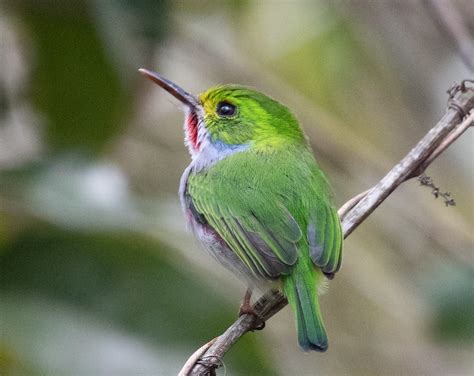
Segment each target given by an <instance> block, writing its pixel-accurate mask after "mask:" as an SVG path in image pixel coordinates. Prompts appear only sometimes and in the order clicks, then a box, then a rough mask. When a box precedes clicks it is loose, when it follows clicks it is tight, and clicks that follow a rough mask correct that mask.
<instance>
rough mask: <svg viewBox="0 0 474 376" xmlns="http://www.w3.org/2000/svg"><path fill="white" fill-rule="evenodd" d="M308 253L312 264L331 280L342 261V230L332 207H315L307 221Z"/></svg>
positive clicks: (325, 205)
mask: <svg viewBox="0 0 474 376" xmlns="http://www.w3.org/2000/svg"><path fill="white" fill-rule="evenodd" d="M307 236H308V244H309V253H310V256H311V259H312V260H313V262H314V264H315V265H317V266H319V267H320V268H321V270H322V271H323V272H324V273H326V274H327V275H328V277H330V278H332V276H333V275H334V273H336V272H337V271H338V270H339V268H340V266H341V261H342V240H343V235H342V229H341V223H340V220H339V216H338V214H337V212H336V210H335V209H334V207H333V206H331V205H327V204H323V205H317V206H316V208H315V209H314V210H313V212H312V213H311V215H310V220H309V221H308V229H307Z"/></svg>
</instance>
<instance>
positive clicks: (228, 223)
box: [140, 69, 343, 351]
mask: <svg viewBox="0 0 474 376" xmlns="http://www.w3.org/2000/svg"><path fill="white" fill-rule="evenodd" d="M140 72H141V73H142V74H144V75H145V76H146V77H148V78H149V79H151V80H152V81H154V82H155V83H156V84H158V85H159V86H160V87H162V88H163V89H165V90H166V91H168V92H169V93H170V94H171V95H173V96H174V97H176V98H177V99H178V100H179V101H181V102H182V103H183V104H184V108H185V114H186V115H185V116H186V118H185V123H184V131H185V143H186V145H187V147H188V148H189V152H190V154H191V157H192V162H191V164H190V165H189V166H188V168H187V169H186V170H185V172H184V174H183V176H182V178H181V185H180V198H181V203H182V208H183V211H184V214H185V217H186V220H187V222H188V224H189V226H190V228H191V229H192V231H193V232H194V234H195V235H196V237H197V238H198V239H199V240H200V242H201V243H202V244H203V245H204V247H205V248H206V249H207V250H208V251H209V252H210V254H211V255H213V256H214V257H215V258H216V259H217V260H218V261H219V262H220V263H221V264H223V265H224V266H225V267H226V268H228V269H230V270H231V271H232V272H234V273H236V274H237V275H239V276H240V277H242V278H243V279H244V280H245V281H247V283H248V285H249V286H250V288H253V287H256V286H257V287H261V286H265V285H267V284H269V285H272V284H273V285H274V284H278V286H279V287H280V288H281V290H282V291H283V293H284V294H285V296H286V297H287V299H288V302H289V304H290V306H291V308H292V310H293V312H294V315H295V321H296V327H297V331H298V342H299V345H300V346H301V348H302V349H303V350H304V351H309V350H315V351H326V350H327V348H328V339H327V334H326V330H325V328H324V324H323V320H322V317H321V310H320V306H319V299H318V289H321V287H322V286H324V284H325V281H326V280H327V279H332V278H333V277H334V274H335V273H336V272H337V271H338V270H339V268H340V266H341V259H342V243H343V236H342V230H341V223H340V220H339V216H338V214H337V211H336V209H335V208H334V206H333V204H332V202H331V192H330V187H329V184H328V181H327V179H326V177H325V175H324V174H323V172H322V171H321V169H320V168H319V167H318V164H317V163H316V161H315V159H314V157H313V154H312V151H311V148H310V146H309V143H308V139H307V137H306V135H305V133H304V132H303V130H302V129H301V127H300V125H299V123H298V121H297V120H296V118H295V116H294V115H293V114H292V113H291V111H290V110H289V109H288V108H287V107H285V106H284V105H282V104H280V103H279V102H277V101H276V100H274V99H272V98H270V97H268V96H267V95H265V94H263V93H261V92H259V91H256V90H254V89H251V88H248V87H243V86H237V85H221V86H216V87H213V88H211V89H208V90H207V91H205V92H204V93H202V94H200V95H199V96H198V97H195V96H194V95H191V94H189V93H187V92H186V91H184V90H183V89H182V88H180V87H179V86H177V85H176V84H174V83H173V82H171V81H169V80H167V79H166V78H164V77H162V76H161V75H159V74H157V73H155V72H151V71H148V70H146V69H140ZM250 294H251V290H248V291H247V293H246V298H244V304H243V307H242V309H241V312H244V313H254V312H252V310H251V308H249V307H250V304H249V299H250Z"/></svg>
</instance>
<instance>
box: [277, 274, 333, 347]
mask: <svg viewBox="0 0 474 376" xmlns="http://www.w3.org/2000/svg"><path fill="white" fill-rule="evenodd" d="M315 274H316V273H315V272H314V271H313V270H311V272H310V273H301V272H298V271H297V270H295V271H294V273H292V275H289V276H287V277H286V278H285V280H284V285H283V288H284V292H285V295H286V297H287V299H288V302H289V303H290V306H291V308H292V309H293V312H294V314H295V321H296V328H297V331H298V342H299V345H300V347H301V348H302V349H303V350H304V351H310V350H313V351H320V352H324V351H326V350H327V348H328V338H327V335H326V329H325V328H324V323H323V320H322V317H321V311H320V308H319V300H318V296H317V293H316V282H317V281H316V280H315V279H317V278H315V277H317V276H316V275H315Z"/></svg>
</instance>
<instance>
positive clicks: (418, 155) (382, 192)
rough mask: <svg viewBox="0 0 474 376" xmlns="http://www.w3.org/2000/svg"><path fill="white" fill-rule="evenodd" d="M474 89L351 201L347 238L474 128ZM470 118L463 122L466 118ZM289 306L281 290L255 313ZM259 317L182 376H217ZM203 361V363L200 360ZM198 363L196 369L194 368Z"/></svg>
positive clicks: (460, 92) (462, 93)
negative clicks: (377, 180) (236, 344)
mask: <svg viewBox="0 0 474 376" xmlns="http://www.w3.org/2000/svg"><path fill="white" fill-rule="evenodd" d="M473 107H474V89H472V88H468V87H466V86H465V84H464V83H463V84H461V85H458V86H456V92H450V100H449V102H448V108H447V110H446V113H445V114H444V116H443V117H442V118H441V120H440V121H439V122H438V123H437V124H436V125H435V126H434V127H433V128H432V129H431V130H430V131H429V132H428V133H427V134H426V135H425V137H423V138H422V139H421V141H419V142H418V144H417V145H416V146H415V147H414V148H413V149H412V150H411V151H410V152H409V153H408V154H407V155H406V156H405V157H404V158H403V159H402V160H401V161H400V162H399V163H398V164H397V165H396V166H395V167H393V168H392V170H390V171H389V172H388V174H387V175H385V177H383V178H382V180H380V181H379V183H377V184H376V185H375V186H374V187H373V188H371V189H369V190H367V191H366V192H363V193H360V194H358V195H357V196H355V197H354V198H352V199H350V200H349V201H347V202H346V203H345V204H344V205H343V206H342V207H341V208H340V209H339V211H338V213H339V216H340V217H341V219H342V227H343V231H344V237H347V236H349V234H351V233H352V231H354V229H355V228H356V227H357V226H359V225H360V224H361V223H362V222H363V221H364V220H365V219H366V218H367V217H368V216H369V215H370V214H371V213H372V212H373V211H374V210H375V209H376V208H377V206H379V205H380V203H381V202H382V201H384V200H385V199H386V198H387V197H388V196H389V195H390V194H391V193H392V192H393V191H394V190H395V189H396V188H397V187H398V186H399V185H400V184H402V183H403V182H404V181H406V180H408V179H410V178H413V177H416V176H418V175H419V174H421V173H423V171H424V170H425V169H426V168H427V167H428V166H429V165H430V163H431V162H433V160H434V159H435V158H436V157H438V156H439V155H440V154H441V153H442V152H443V151H444V150H446V148H447V147H448V146H449V145H450V144H451V143H453V142H454V141H455V140H456V139H457V138H458V137H459V136H460V135H461V134H462V133H463V132H464V131H465V130H466V129H467V128H469V127H470V126H472V125H473V124H474V114H469V113H470V112H471V110H472V109H473ZM465 115H467V116H466V118H465V120H464V121H463V118H464V116H465ZM286 304H287V301H286V298H285V297H284V296H283V295H282V293H281V292H280V291H278V290H271V291H269V292H267V293H266V294H264V295H263V296H262V297H261V298H260V299H259V300H258V301H257V302H256V303H255V304H254V309H255V311H256V312H257V314H259V315H260V317H262V318H264V319H265V320H268V319H269V318H270V317H272V316H273V315H274V314H275V313H277V312H278V311H279V310H281V309H282V308H283V307H284V306H285V305H286ZM254 320H255V317H254V316H252V315H243V316H241V317H239V318H238V319H237V320H236V321H235V322H234V323H233V324H232V325H231V326H230V327H229V328H228V329H227V330H226V331H225V332H224V333H223V334H222V335H220V336H219V337H217V338H216V339H215V340H213V341H214V342H213V343H212V345H210V346H208V345H209V344H206V345H205V346H203V348H205V349H206V350H205V351H204V353H202V351H200V350H202V349H203V348H201V349H200V350H198V351H197V352H196V353H195V354H197V353H199V354H201V353H202V355H201V356H200V357H196V356H195V354H193V355H192V357H191V358H190V359H189V360H188V361H187V362H186V365H185V367H184V368H183V369H182V370H181V372H180V376H186V375H193V376H196V375H213V374H215V369H216V368H217V367H218V366H219V364H220V362H221V359H222V358H223V356H224V354H225V353H226V352H227V351H228V350H229V349H230V348H231V347H232V345H233V344H234V343H235V342H237V341H238V339H239V338H240V337H242V336H243V335H244V334H245V333H246V332H248V331H249V330H252V328H253V326H254ZM196 358H199V359H196ZM193 361H194V367H192V366H190V364H191V363H192V362H193Z"/></svg>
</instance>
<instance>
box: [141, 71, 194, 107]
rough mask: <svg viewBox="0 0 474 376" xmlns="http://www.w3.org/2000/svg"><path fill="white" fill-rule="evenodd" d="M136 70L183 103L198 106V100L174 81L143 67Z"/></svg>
mask: <svg viewBox="0 0 474 376" xmlns="http://www.w3.org/2000/svg"><path fill="white" fill-rule="evenodd" d="M138 71H139V72H140V73H141V74H143V75H144V76H145V77H147V78H148V79H150V80H152V81H153V82H154V83H155V84H157V85H158V86H160V87H162V88H163V89H165V90H166V91H167V92H168V93H170V94H171V95H172V96H173V97H175V98H176V99H178V100H179V101H181V102H182V103H184V104H185V105H187V106H190V107H191V108H196V107H198V106H200V103H199V100H198V99H197V98H196V97H195V96H194V95H192V94H189V93H188V92H187V91H185V90H184V89H182V88H180V87H179V86H178V85H176V84H175V83H174V82H171V81H170V80H168V79H166V78H164V77H163V76H161V75H160V74H158V73H156V72H152V71H149V70H148V69H143V68H140V69H139V70H138Z"/></svg>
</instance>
